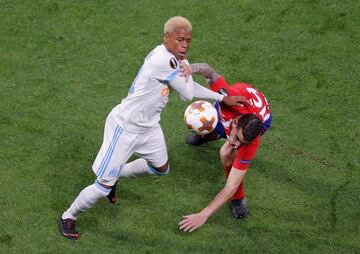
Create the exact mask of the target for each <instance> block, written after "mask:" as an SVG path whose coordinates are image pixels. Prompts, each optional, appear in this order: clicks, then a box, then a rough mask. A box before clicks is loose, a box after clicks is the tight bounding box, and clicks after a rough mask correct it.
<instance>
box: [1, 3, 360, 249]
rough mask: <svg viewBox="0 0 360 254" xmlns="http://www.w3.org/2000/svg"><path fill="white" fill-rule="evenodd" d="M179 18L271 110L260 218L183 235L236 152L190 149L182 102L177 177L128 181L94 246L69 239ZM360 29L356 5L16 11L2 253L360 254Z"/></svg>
mask: <svg viewBox="0 0 360 254" xmlns="http://www.w3.org/2000/svg"><path fill="white" fill-rule="evenodd" d="M175 15H183V16H185V17H187V18H188V19H189V20H190V21H191V22H192V24H193V43H192V48H191V50H190V53H189V60H190V62H208V63H209V64H210V65H212V66H213V67H215V68H216V69H217V70H218V71H219V72H220V73H221V74H223V75H224V76H225V77H226V78H227V80H228V81H229V82H230V83H234V82H236V81H244V82H248V83H251V84H254V85H255V86H256V87H258V88H259V89H260V90H261V91H263V92H264V94H265V95H266V96H267V98H268V100H269V103H270V107H271V109H272V112H273V118H274V122H273V128H272V129H271V130H270V131H269V132H268V133H267V134H266V135H265V136H264V138H263V140H262V144H261V147H260V150H259V152H258V154H257V156H256V159H255V160H254V161H253V163H252V165H251V169H250V170H249V172H248V174H247V176H246V190H247V196H248V201H249V208H250V209H251V215H250V216H249V217H248V218H247V219H245V220H236V219H233V218H232V217H231V215H230V212H229V206H228V205H226V206H225V207H223V209H222V210H220V211H219V212H218V213H217V214H215V215H214V216H213V217H211V218H210V219H209V220H208V222H207V224H205V225H204V226H203V227H202V228H201V229H200V230H198V231H196V232H194V233H192V234H185V233H182V232H181V231H179V230H178V227H177V223H178V222H179V220H180V219H181V216H182V215H184V214H188V213H193V212H197V211H199V210H201V209H202V208H203V207H204V206H205V205H207V204H208V202H209V201H210V200H211V199H212V197H213V196H214V195H215V194H216V193H217V192H218V191H219V190H220V189H221V188H222V187H223V185H224V183H225V179H224V172H223V170H222V168H221V166H220V161H219V156H218V150H219V148H220V146H221V144H222V142H215V143H212V144H209V145H206V146H203V147H199V148H194V147H190V146H187V145H185V144H184V140H185V137H186V136H187V135H188V132H187V130H186V128H185V126H184V124H183V122H182V114H183V111H184V110H185V108H186V106H187V103H185V102H183V101H181V100H180V99H179V98H178V97H177V95H176V94H172V95H171V98H170V101H169V104H168V106H167V108H166V109H165V110H164V111H163V113H162V120H161V125H162V127H163V130H164V133H165V138H166V140H167V146H168V151H169V157H170V163H171V168H172V169H171V174H170V175H169V176H167V177H163V178H151V177H150V178H143V179H125V180H121V182H120V186H119V189H118V193H119V195H120V200H119V202H118V203H117V204H116V205H110V204H109V203H108V202H107V201H106V200H102V201H100V202H99V203H97V204H96V205H95V207H93V208H92V209H91V210H89V211H88V212H86V213H84V214H82V215H81V216H80V217H79V221H78V229H79V231H80V233H81V238H80V240H79V241H76V242H74V241H70V240H68V239H65V238H63V237H61V236H60V234H59V232H58V228H57V219H58V216H59V215H60V214H61V213H62V212H63V210H64V209H65V208H67V207H68V206H69V205H70V204H71V202H72V201H73V199H74V198H75V197H76V196H77V195H78V193H79V192H80V191H81V190H82V189H83V188H84V187H85V186H87V185H89V184H90V183H91V182H92V181H94V179H95V178H94V175H93V173H92V170H91V165H92V162H93V160H94V158H95V156H96V153H97V151H98V149H99V148H100V145H101V141H102V135H103V126H104V123H105V118H106V116H107V114H108V112H109V111H110V110H111V109H112V107H113V106H115V105H116V104H117V103H119V102H120V100H121V99H122V98H124V97H125V96H126V94H127V90H128V88H129V86H130V84H131V83H132V81H133V79H134V78H135V76H136V73H137V71H138V69H139V67H140V66H141V64H142V62H143V59H144V57H145V56H146V54H147V53H148V52H149V51H150V50H151V49H153V48H154V47H155V46H156V45H158V44H159V43H161V41H162V29H163V24H164V22H165V21H166V20H167V19H168V18H169V17H171V16H175ZM359 26H360V2H359V1H356V0H353V1H351V0H344V1H337V0H318V1H310V0H303V1H301V0H289V1H286V0H274V1H260V0H256V1H250V0H241V1H240V0H239V1H235V0H225V1H215V0H210V1H201V0H193V1H185V0H179V1H165V0H153V1H130V0H122V1H104V0H97V1H70V0H64V1H52V0H44V1H40V0H38V1H36V0H34V1H30V0H13V1H10V0H0V208H1V209H0V219H1V223H0V253H100V252H103V253H156V254H158V253H360V184H359V180H360V167H359V157H360V153H359V147H360V142H359V129H360V125H359V121H360V115H359V109H360V107H359V106H360V103H359V97H360V93H359V80H360V68H359V66H360V57H359V53H360V46H359V45H360V33H359ZM198 81H201V82H202V80H198ZM202 83H204V82H202Z"/></svg>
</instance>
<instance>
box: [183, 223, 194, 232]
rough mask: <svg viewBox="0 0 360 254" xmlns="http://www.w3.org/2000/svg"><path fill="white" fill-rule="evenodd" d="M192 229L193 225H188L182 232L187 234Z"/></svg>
mask: <svg viewBox="0 0 360 254" xmlns="http://www.w3.org/2000/svg"><path fill="white" fill-rule="evenodd" d="M192 227H193V225H192V224H190V225H188V226H187V227H185V228H184V229H183V231H184V232H188V231H189V230H191V228H192Z"/></svg>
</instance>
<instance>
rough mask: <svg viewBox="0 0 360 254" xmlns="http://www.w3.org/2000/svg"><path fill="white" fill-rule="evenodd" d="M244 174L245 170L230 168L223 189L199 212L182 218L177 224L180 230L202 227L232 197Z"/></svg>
mask: <svg viewBox="0 0 360 254" xmlns="http://www.w3.org/2000/svg"><path fill="white" fill-rule="evenodd" d="M245 173H246V170H237V169H234V168H232V169H231V172H230V174H229V177H228V180H227V182H226V185H225V187H224V188H223V189H222V190H221V191H220V192H219V193H218V194H217V195H216V196H215V198H214V199H213V200H212V201H211V202H210V204H209V205H208V206H207V207H205V208H204V209H203V210H202V211H201V212H199V213H195V214H190V215H185V216H183V219H182V220H181V221H180V222H179V224H178V225H179V228H180V230H182V231H184V232H192V231H194V230H195V229H197V228H199V227H201V226H202V225H204V224H205V222H206V221H207V220H208V218H209V217H210V216H211V215H213V214H214V213H216V212H217V211H218V210H219V209H220V208H221V207H222V206H223V205H224V204H225V203H226V201H228V200H229V199H230V198H231V197H232V195H234V193H235V192H236V190H237V188H238V187H239V185H240V183H241V181H242V179H243V178H244V175H245Z"/></svg>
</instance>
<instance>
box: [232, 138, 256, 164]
mask: <svg viewBox="0 0 360 254" xmlns="http://www.w3.org/2000/svg"><path fill="white" fill-rule="evenodd" d="M260 139H261V138H260V137H257V138H256V139H255V140H254V141H252V142H251V143H250V144H248V145H246V146H242V147H240V148H239V150H238V152H237V154H236V157H235V159H234V162H233V165H232V166H233V167H234V168H236V169H238V170H247V169H248V168H249V166H250V163H251V161H252V159H253V158H254V157H255V155H256V152H257V149H258V147H259V144H260Z"/></svg>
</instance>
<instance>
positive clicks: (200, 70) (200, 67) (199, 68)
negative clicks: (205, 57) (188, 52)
mask: <svg viewBox="0 0 360 254" xmlns="http://www.w3.org/2000/svg"><path fill="white" fill-rule="evenodd" d="M190 66H191V69H192V72H193V74H198V75H201V76H203V77H204V78H206V79H207V81H208V83H209V84H212V83H214V82H215V81H216V80H217V78H218V77H219V74H217V72H216V71H214V69H213V68H211V67H210V66H209V65H208V64H207V63H195V64H190Z"/></svg>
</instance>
